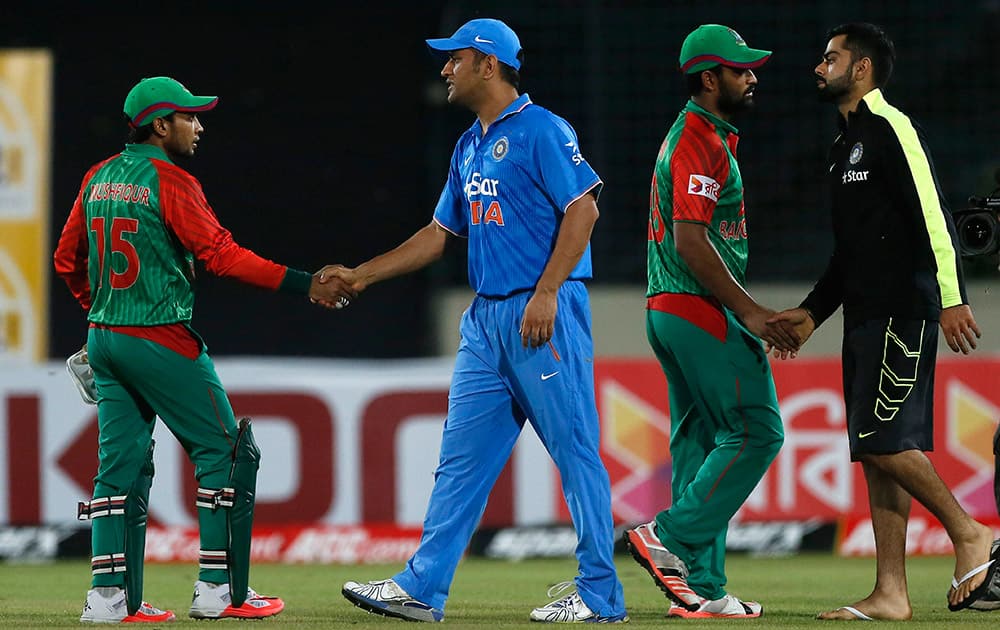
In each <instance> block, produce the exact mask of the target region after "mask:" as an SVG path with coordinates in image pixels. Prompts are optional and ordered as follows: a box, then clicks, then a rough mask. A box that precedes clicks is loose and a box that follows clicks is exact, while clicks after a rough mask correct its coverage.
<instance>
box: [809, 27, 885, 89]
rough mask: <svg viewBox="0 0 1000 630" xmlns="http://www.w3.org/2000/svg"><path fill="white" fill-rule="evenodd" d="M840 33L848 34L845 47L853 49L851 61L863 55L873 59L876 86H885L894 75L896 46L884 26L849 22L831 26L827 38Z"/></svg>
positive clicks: (829, 38)
mask: <svg viewBox="0 0 1000 630" xmlns="http://www.w3.org/2000/svg"><path fill="white" fill-rule="evenodd" d="M838 35H846V37H845V38H844V48H846V49H847V50H849V51H851V63H856V62H857V61H858V60H860V59H861V58H862V57H868V58H869V59H871V60H872V76H873V77H874V79H875V86H876V87H879V88H881V87H885V84H886V83H888V82H889V77H890V76H892V64H893V63H894V62H895V61H896V47H895V45H893V43H892V40H891V39H889V36H888V35H886V34H885V31H884V30H882V27H880V26H876V25H875V24H870V23H868V22H849V23H847V24H841V25H840V26H835V27H834V28H831V29H830V30H829V31H828V32H827V34H826V39H827V41H829V40H831V39H833V38H834V37H837V36H838Z"/></svg>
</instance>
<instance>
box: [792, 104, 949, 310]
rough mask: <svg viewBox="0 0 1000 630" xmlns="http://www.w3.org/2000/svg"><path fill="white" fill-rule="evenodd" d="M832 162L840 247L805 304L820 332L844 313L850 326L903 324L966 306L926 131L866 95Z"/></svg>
mask: <svg viewBox="0 0 1000 630" xmlns="http://www.w3.org/2000/svg"><path fill="white" fill-rule="evenodd" d="M838 121H839V123H840V135H838V136H837V139H836V140H835V141H834V143H833V147H832V148H831V149H830V155H829V159H828V160H827V163H826V168H827V171H828V174H827V176H828V179H829V185H830V189H831V193H832V194H831V197H832V202H833V203H832V208H831V210H832V214H833V236H834V248H833V255H832V256H831V257H830V263H829V265H828V266H827V268H826V271H825V272H824V273H823V276H822V277H821V278H820V279H819V281H818V282H817V283H816V286H815V287H813V290H812V291H811V292H810V293H809V295H808V296H807V297H806V299H805V300H804V301H803V302H802V306H803V307H805V308H807V309H809V311H810V312H811V313H812V315H813V318H814V319H815V321H816V325H817V326H819V324H820V323H822V322H823V321H824V320H825V319H827V318H828V317H829V316H830V315H832V314H833V312H834V311H836V310H837V307H838V306H840V305H841V304H843V306H844V327H845V329H849V328H851V327H853V326H854V325H856V324H858V323H860V322H862V321H864V320H867V319H874V318H881V317H901V318H907V319H923V320H931V321H937V320H938V319H939V317H940V314H941V309H942V308H948V307H950V306H956V305H958V304H967V303H968V300H967V298H966V294H965V282H964V280H963V278H962V265H961V261H960V259H959V254H958V245H957V238H956V232H955V225H954V222H953V221H952V218H951V212H949V211H948V209H947V206H946V204H945V201H944V198H943V196H942V195H941V191H940V188H939V186H938V183H937V177H936V175H935V174H934V166H933V164H932V163H931V157H930V151H928V149H927V146H926V142H925V140H924V136H923V132H922V131H921V130H920V129H919V128H918V127H917V126H916V125H915V124H914V123H913V122H912V121H910V119H909V118H908V117H907V116H906V115H905V114H903V113H902V112H900V111H899V110H898V109H896V108H895V107H893V106H892V105H890V104H889V103H887V102H886V100H885V97H883V96H882V92H881V91H880V90H873V91H871V92H869V93H868V94H866V95H865V97H864V99H862V100H861V102H860V103H859V104H858V109H857V111H856V112H851V113H850V114H848V118H847V120H844V118H843V117H840V116H839V115H838Z"/></svg>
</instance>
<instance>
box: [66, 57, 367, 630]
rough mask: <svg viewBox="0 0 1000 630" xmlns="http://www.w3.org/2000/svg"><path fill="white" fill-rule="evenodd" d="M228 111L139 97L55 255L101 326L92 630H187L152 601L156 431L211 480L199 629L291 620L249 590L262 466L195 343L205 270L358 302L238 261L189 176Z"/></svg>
mask: <svg viewBox="0 0 1000 630" xmlns="http://www.w3.org/2000/svg"><path fill="white" fill-rule="evenodd" d="M217 101H218V99H217V97H214V96H194V95H192V94H191V93H190V92H189V91H188V90H187V89H186V88H185V87H184V86H182V85H181V84H180V83H178V82H177V81H175V80H173V79H171V78H169V77H153V78H148V79H143V80H142V81H140V82H139V83H138V84H137V85H136V86H135V87H133V88H132V90H131V91H130V92H129V94H128V96H127V98H126V99H125V105H124V112H125V115H126V117H127V118H128V123H129V126H130V128H131V131H130V134H129V143H128V144H127V145H126V146H125V149H124V151H122V152H121V153H119V154H117V155H114V156H112V157H110V158H108V159H106V160H104V161H102V162H100V163H98V164H96V165H94V166H93V167H92V168H91V169H90V170H89V171H88V172H87V174H86V175H85V176H84V178H83V183H82V185H81V186H80V192H79V194H78V196H77V198H76V202H75V203H74V204H73V208H72V210H71V211H70V215H69V219H68V220H67V222H66V225H65V226H64V228H63V231H62V235H61V237H60V239H59V244H58V246H57V248H56V251H55V255H54V263H55V269H56V271H57V273H59V275H60V276H62V277H63V279H64V280H65V281H66V283H67V284H68V285H69V288H70V290H71V291H72V293H73V295H74V296H75V297H76V298H77V299H78V300H79V302H80V304H81V305H82V306H83V308H84V309H85V310H87V311H88V317H87V319H88V320H89V322H90V329H89V333H88V336H87V354H88V358H89V362H90V365H91V367H92V368H93V372H94V382H95V383H96V390H97V391H96V394H97V396H96V399H97V421H98V429H99V434H100V437H99V452H98V455H99V466H98V471H97V476H96V477H95V478H94V492H93V499H92V500H91V501H89V502H85V503H81V504H80V510H79V512H80V514H79V515H80V518H81V519H83V520H89V519H93V528H92V544H93V556H92V561H91V565H92V574H93V580H92V583H93V588H92V589H91V590H90V591H89V592H88V594H87V603H86V605H85V606H84V611H83V615H82V616H81V619H80V620H81V621H84V622H95V623H111V622H116V621H146V622H161V621H169V620H171V619H173V618H174V614H173V613H172V612H170V611H164V610H160V609H157V608H154V607H152V606H149V605H148V604H146V603H145V602H143V601H142V559H143V553H144V545H145V522H146V511H147V502H148V498H149V488H150V485H151V483H152V476H153V465H152V434H153V427H154V421H155V419H156V416H159V417H160V418H161V419H162V420H163V422H164V423H165V424H166V426H167V427H168V428H169V430H170V431H171V433H173V435H174V436H176V437H177V439H178V440H179V442H180V443H181V445H182V446H183V448H184V450H185V451H186V452H187V454H188V456H189V457H190V459H191V461H192V463H193V464H194V466H195V475H196V476H197V479H198V486H199V487H198V496H197V497H190V499H191V500H192V501H195V503H196V505H197V510H198V524H199V528H200V537H201V551H200V554H199V555H200V558H199V574H198V581H197V582H196V584H195V597H194V601H193V602H192V604H191V610H190V615H191V616H192V617H197V618H219V617H253V618H258V617H267V616H271V615H274V614H277V613H279V612H281V610H282V609H283V608H284V603H283V602H282V601H281V600H280V599H277V598H267V597H261V596H259V595H257V594H256V593H255V592H254V591H253V590H252V589H249V588H248V586H247V584H246V579H247V572H248V561H249V535H250V531H249V528H250V525H251V523H252V516H253V496H252V489H253V487H254V484H255V481H256V469H257V463H258V461H259V450H257V448H256V444H254V442H253V434H252V432H251V431H250V429H249V423H246V424H245V426H244V425H243V424H241V426H240V427H239V428H238V427H237V425H236V422H235V418H234V415H233V409H232V407H231V406H230V403H229V399H228V398H227V396H226V392H225V390H224V389H223V386H222V384H221V382H220V381H219V377H218V375H217V374H216V371H215V366H214V365H213V363H212V360H211V358H209V356H208V354H207V352H206V346H205V343H204V342H203V341H202V339H201V337H200V336H199V335H198V334H197V333H196V332H195V331H194V330H193V329H192V328H191V325H190V322H191V310H192V305H193V302H194V293H193V288H192V281H193V279H194V259H195V258H197V259H198V260H200V261H202V262H203V263H204V265H205V268H206V269H207V270H208V271H209V272H211V273H213V274H216V275H220V276H228V277H232V278H235V279H237V280H240V281H242V282H246V283H249V284H253V285H256V286H260V287H263V288H266V289H270V290H277V289H281V290H284V291H290V292H293V293H299V294H302V295H308V296H309V297H310V298H312V299H313V300H315V301H320V302H323V303H324V304H331V303H334V302H336V301H337V300H338V299H340V298H343V299H345V300H346V299H347V297H348V295H349V290H348V289H346V287H345V286H344V285H339V286H336V287H335V288H333V289H332V290H330V291H327V290H325V289H324V287H327V286H330V285H328V284H320V283H319V282H318V281H317V280H315V279H314V278H313V277H312V275H311V274H309V273H307V272H304V271H299V270H296V269H291V268H288V267H285V266H283V265H278V264H276V263H273V262H271V261H269V260H265V259H263V258H261V257H260V256H257V255H256V254H254V253H253V252H251V251H249V250H247V249H244V248H242V247H240V246H239V245H237V244H236V243H235V242H234V241H233V237H232V235H231V234H230V232H229V231H228V230H226V229H225V228H223V227H222V226H221V225H220V224H219V221H218V219H217V218H216V216H215V213H214V212H213V211H212V208H211V207H210V206H209V204H208V201H207V200H206V199H205V195H204V193H203V192H202V188H201V184H200V183H199V182H198V180H197V179H195V178H194V177H193V176H191V175H190V174H189V173H187V172H186V171H184V170H183V169H181V168H180V167H178V166H177V165H176V164H175V163H174V162H175V161H176V160H177V158H179V157H189V156H192V155H194V151H195V148H196V146H197V142H198V140H199V139H200V134H201V133H202V132H203V131H204V128H203V127H202V125H201V122H200V121H199V119H198V113H199V112H204V111H207V110H210V109H212V108H214V107H215V105H216V103H217ZM342 305H343V304H342ZM242 455H246V457H245V458H242V459H241V456H242ZM244 459H245V460H247V461H249V462H250V463H249V464H243V463H241V462H243V460H244ZM248 487H249V490H247V488H248ZM241 488H242V489H243V490H242V491H243V492H245V493H247V494H248V496H247V497H241V496H240V492H241ZM241 499H245V500H241ZM234 506H235V507H234ZM234 515H235V516H234ZM230 591H231V592H230ZM230 596H231V598H230Z"/></svg>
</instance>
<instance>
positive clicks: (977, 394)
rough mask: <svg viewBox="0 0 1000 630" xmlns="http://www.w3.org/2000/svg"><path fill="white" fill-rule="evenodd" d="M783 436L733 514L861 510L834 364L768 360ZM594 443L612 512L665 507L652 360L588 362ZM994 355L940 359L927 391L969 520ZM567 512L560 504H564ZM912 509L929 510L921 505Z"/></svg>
mask: <svg viewBox="0 0 1000 630" xmlns="http://www.w3.org/2000/svg"><path fill="white" fill-rule="evenodd" d="M772 367H773V371H774V379H775V386H776V388H777V392H778V399H779V404H780V407H781V412H782V417H783V421H784V425H785V443H784V445H783V447H782V449H781V451H780V453H779V454H778V456H777V458H776V459H775V461H774V463H773V464H772V466H771V468H770V469H769V471H768V473H767V474H766V476H765V477H764V479H763V480H762V481H761V483H760V485H758V487H757V488H756V490H755V491H754V492H753V494H752V495H751V496H750V498H749V499H748V501H747V503H746V504H745V506H744V508H743V510H742V511H741V513H740V514H739V517H740V518H742V519H743V520H746V521H758V520H805V519H819V520H823V521H828V522H832V521H836V520H838V518H839V517H841V516H846V515H851V516H855V517H864V516H866V515H867V513H868V503H867V501H868V499H867V491H866V488H865V483H864V477H863V474H862V472H861V468H860V465H859V464H852V463H850V454H849V451H848V443H847V432H846V425H845V410H844V402H843V389H842V386H841V372H840V361H839V360H836V359H813V360H807V359H796V360H792V361H774V362H772ZM595 373H596V382H597V395H598V406H599V409H600V412H601V419H602V424H603V435H602V448H603V454H604V460H605V462H606V464H607V467H608V469H609V471H610V474H611V479H612V495H613V497H614V510H615V515H616V519H617V520H619V521H626V522H638V521H642V520H647V519H649V518H650V517H652V515H654V514H655V513H656V512H657V511H659V510H661V509H664V508H665V507H667V506H669V505H670V453H669V435H670V429H669V422H670V420H669V409H668V404H667V383H666V379H665V378H664V376H663V373H662V372H661V371H660V369H659V366H658V365H657V364H656V363H655V362H654V361H646V360H607V359H606V360H599V361H598V362H597V363H596V366H595ZM998 385H1000V359H997V358H992V357H991V358H977V359H965V358H957V359H951V358H945V357H942V359H941V360H940V361H939V362H938V366H937V378H936V388H935V436H934V442H935V450H934V452H933V453H931V454H930V455H929V456H930V458H931V460H932V461H933V463H934V465H935V466H936V467H937V470H938V473H939V474H940V475H941V477H942V479H944V481H945V483H946V484H948V486H949V487H950V488H951V489H952V491H953V492H954V493H955V495H956V497H957V498H958V499H959V501H960V502H961V503H962V505H963V506H964V507H965V508H966V509H967V510H968V511H969V512H970V513H971V514H972V515H973V516H975V517H978V518H981V519H986V520H989V519H992V518H995V517H996V506H995V505H994V498H993V432H994V430H995V429H996V426H997V422H998V419H1000V386H998ZM561 509H563V514H564V515H565V508H564V507H562V508H561ZM914 515H915V516H927V514H926V512H925V511H923V508H922V507H920V506H919V505H915V506H914Z"/></svg>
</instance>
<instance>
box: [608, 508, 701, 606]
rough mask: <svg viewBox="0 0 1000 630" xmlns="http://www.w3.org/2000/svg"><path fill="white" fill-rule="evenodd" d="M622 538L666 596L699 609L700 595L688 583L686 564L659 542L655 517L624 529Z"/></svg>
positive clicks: (678, 603)
mask: <svg viewBox="0 0 1000 630" xmlns="http://www.w3.org/2000/svg"><path fill="white" fill-rule="evenodd" d="M623 538H624V539H625V546H626V547H627V548H628V550H629V553H631V554H632V557H633V558H635V561H636V562H638V563H639V564H640V565H642V568H644V569H646V571H648V572H649V574H650V575H651V576H653V582H655V583H656V585H657V586H658V587H659V588H660V590H661V591H663V592H664V593H665V594H666V595H667V597H669V598H670V599H671V600H673V601H674V603H676V604H677V605H678V606H681V607H683V608H686V609H687V610H690V611H695V610H698V607H699V606H700V605H701V601H702V599H701V598H700V597H698V594H697V593H695V592H694V591H692V590H691V587H690V586H688V583H687V576H688V568H687V565H686V564H684V561H683V560H681V559H680V558H678V557H677V556H676V555H675V554H674V553H672V552H671V551H670V550H669V549H667V548H666V547H664V546H663V543H662V542H660V539H659V537H657V535H656V521H650V522H648V523H645V524H643V525H640V526H638V527H636V528H635V529H629V530H626V531H625V535H624V536H623Z"/></svg>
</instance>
